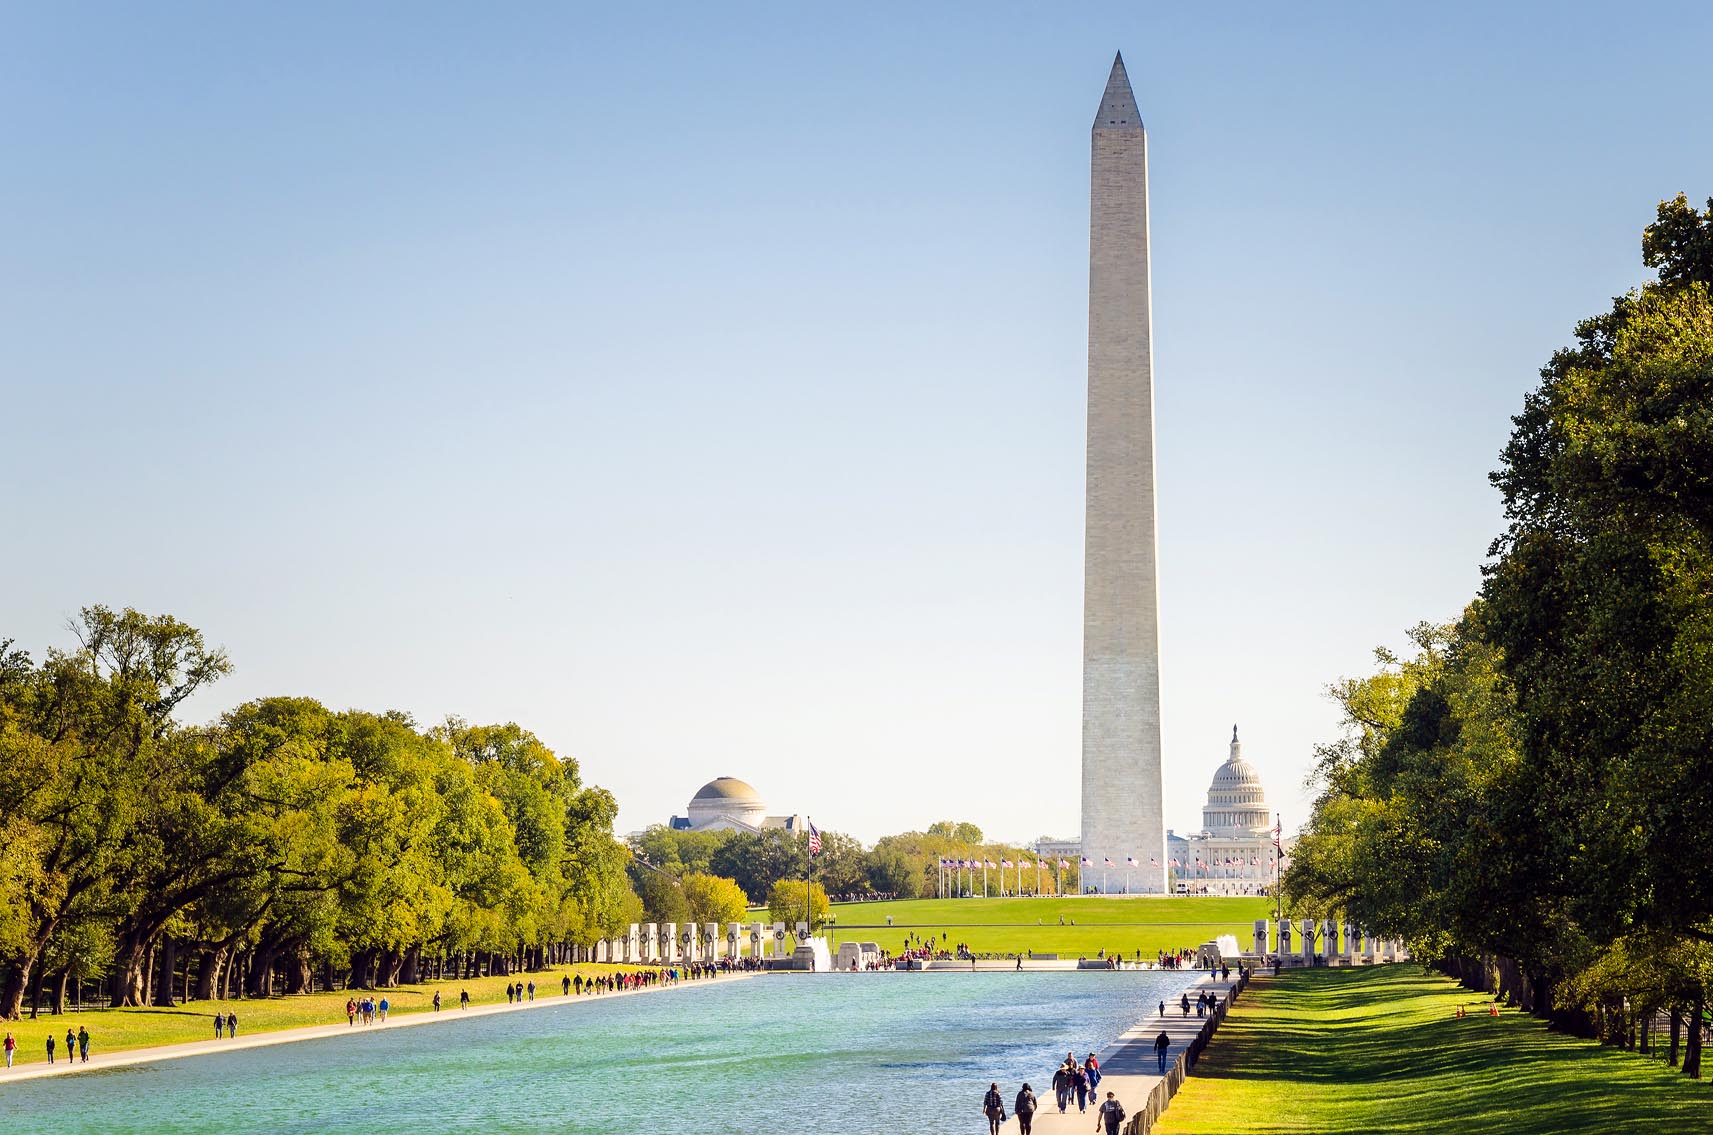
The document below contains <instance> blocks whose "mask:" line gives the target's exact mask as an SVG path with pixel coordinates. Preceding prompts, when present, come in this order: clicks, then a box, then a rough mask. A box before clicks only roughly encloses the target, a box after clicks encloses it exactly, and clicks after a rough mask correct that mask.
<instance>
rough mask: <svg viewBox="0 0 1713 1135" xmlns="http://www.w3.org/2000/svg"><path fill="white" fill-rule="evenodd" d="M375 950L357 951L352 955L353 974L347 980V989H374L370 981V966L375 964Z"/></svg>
mask: <svg viewBox="0 0 1713 1135" xmlns="http://www.w3.org/2000/svg"><path fill="white" fill-rule="evenodd" d="M374 959H375V952H374V951H373V950H357V951H354V952H353V953H352V954H351V972H350V974H349V975H348V976H347V977H346V978H345V988H346V989H373V988H374V985H373V984H372V983H371V982H370V981H369V966H370V965H371V964H372V963H373V962H374Z"/></svg>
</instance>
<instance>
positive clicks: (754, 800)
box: [688, 776, 767, 829]
mask: <svg viewBox="0 0 1713 1135" xmlns="http://www.w3.org/2000/svg"><path fill="white" fill-rule="evenodd" d="M688 811H689V813H690V823H691V826H693V827H695V828H698V829H700V828H704V827H707V826H708V825H709V824H711V823H713V822H714V821H716V820H735V821H737V822H738V823H740V824H743V825H745V826H747V827H752V828H759V827H761V826H762V823H763V821H764V820H766V819H767V805H766V804H764V803H762V799H761V793H759V792H757V791H756V790H755V788H754V787H753V786H751V785H750V784H748V783H746V782H744V781H741V780H739V779H738V778H737V777H735V776H722V777H716V778H715V779H713V780H710V781H709V782H708V783H706V784H704V785H703V786H702V787H701V788H699V789H697V790H696V795H695V796H693V797H691V798H690V807H689V809H688Z"/></svg>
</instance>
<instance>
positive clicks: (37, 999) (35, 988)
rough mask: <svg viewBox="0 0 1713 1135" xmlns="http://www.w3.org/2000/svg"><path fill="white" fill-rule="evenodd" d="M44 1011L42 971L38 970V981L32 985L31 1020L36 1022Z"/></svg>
mask: <svg viewBox="0 0 1713 1135" xmlns="http://www.w3.org/2000/svg"><path fill="white" fill-rule="evenodd" d="M41 1009H42V971H41V970H40V969H38V970H36V980H35V981H32V982H31V983H30V1020H32V1021H33V1020H35V1019H36V1017H37V1016H39V1015H40V1013H41Z"/></svg>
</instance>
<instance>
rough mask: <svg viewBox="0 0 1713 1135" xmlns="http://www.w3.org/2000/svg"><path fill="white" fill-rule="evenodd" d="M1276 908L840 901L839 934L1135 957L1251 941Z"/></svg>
mask: <svg viewBox="0 0 1713 1135" xmlns="http://www.w3.org/2000/svg"><path fill="white" fill-rule="evenodd" d="M1272 911H1273V904H1272V900H1271V899H1260V898H1211V897H1196V898H1183V897H1176V896H1174V897H1170V898H1167V897H1163V896H1162V897H1158V898H1020V899H1010V898H1008V899H906V900H902V901H899V902H867V903H839V904H836V905H834V907H833V915H834V917H835V919H836V921H835V922H834V923H833V936H834V940H835V941H839V942H849V941H865V942H866V941H873V942H878V943H880V945H881V946H882V947H884V948H885V949H889V950H893V951H896V950H897V949H898V948H899V947H900V946H901V945H902V944H903V941H904V932H905V931H906V930H914V931H916V932H917V933H919V934H921V935H922V936H923V937H927V936H928V935H929V934H930V933H933V934H935V935H938V934H940V933H942V932H943V933H945V934H946V935H948V937H947V938H946V941H947V942H967V943H969V944H970V946H971V948H972V949H974V950H975V951H976V952H977V953H995V954H1005V953H1023V952H1025V951H1028V950H1034V951H1036V952H1037V953H1056V954H1059V955H1060V956H1061V957H1079V956H1084V955H1087V956H1089V957H1093V956H1094V954H1095V953H1096V952H1097V951H1099V950H1102V949H1105V950H1107V951H1108V952H1115V951H1122V952H1123V953H1124V955H1125V956H1126V957H1134V956H1135V953H1136V951H1137V950H1138V949H1140V950H1141V951H1142V956H1143V957H1144V958H1145V959H1152V958H1153V957H1154V956H1155V955H1156V954H1158V952H1159V951H1161V950H1176V949H1182V948H1189V949H1194V948H1195V947H1196V946H1199V945H1201V944H1202V943H1203V942H1207V941H1211V940H1212V939H1214V938H1215V937H1217V936H1219V935H1221V934H1235V935H1236V936H1237V940H1238V942H1239V943H1241V944H1245V945H1247V944H1248V942H1249V940H1250V937H1251V935H1252V933H1253V923H1254V921H1255V919H1257V918H1264V917H1268V916H1270V915H1271V914H1272ZM888 916H890V917H891V918H892V925H891V926H890V927H889V926H887V925H886V920H887V917H888ZM1060 918H1063V919H1064V920H1065V925H1063V926H1061V925H1059V919H1060ZM1072 921H1075V923H1076V925H1075V926H1072V925H1070V923H1071V922H1072Z"/></svg>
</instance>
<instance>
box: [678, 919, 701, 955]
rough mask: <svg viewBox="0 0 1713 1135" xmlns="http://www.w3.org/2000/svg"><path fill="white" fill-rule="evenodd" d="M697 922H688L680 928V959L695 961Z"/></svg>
mask: <svg viewBox="0 0 1713 1135" xmlns="http://www.w3.org/2000/svg"><path fill="white" fill-rule="evenodd" d="M696 938H697V934H696V924H695V923H694V922H686V923H683V924H682V925H680V926H679V928H678V950H679V953H678V960H679V961H681V962H693V961H695V960H696Z"/></svg>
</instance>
